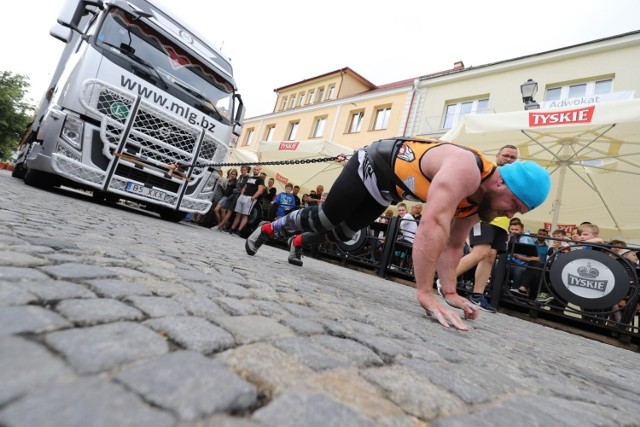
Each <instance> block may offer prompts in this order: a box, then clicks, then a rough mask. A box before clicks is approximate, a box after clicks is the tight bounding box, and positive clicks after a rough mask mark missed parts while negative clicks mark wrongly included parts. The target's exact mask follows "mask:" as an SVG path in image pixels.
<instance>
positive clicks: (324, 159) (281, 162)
mask: <svg viewBox="0 0 640 427" xmlns="http://www.w3.org/2000/svg"><path fill="white" fill-rule="evenodd" d="M345 157H347V158H348V157H349V156H345ZM336 160H338V156H335V157H319V158H317V159H294V160H273V161H269V162H241V163H226V162H225V163H196V164H195V165H193V167H194V168H203V167H210V166H218V167H230V166H237V167H240V166H280V165H301V164H305V163H321V162H333V161H336ZM178 167H179V168H180V169H181V170H184V169H188V168H190V167H192V166H191V165H188V164H179V165H178Z"/></svg>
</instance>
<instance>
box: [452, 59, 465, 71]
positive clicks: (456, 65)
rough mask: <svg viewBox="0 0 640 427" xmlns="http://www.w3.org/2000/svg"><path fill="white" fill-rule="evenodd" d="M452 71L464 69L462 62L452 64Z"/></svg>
mask: <svg viewBox="0 0 640 427" xmlns="http://www.w3.org/2000/svg"><path fill="white" fill-rule="evenodd" d="M453 69H454V70H462V69H464V62H462V61H456V62H454V63H453Z"/></svg>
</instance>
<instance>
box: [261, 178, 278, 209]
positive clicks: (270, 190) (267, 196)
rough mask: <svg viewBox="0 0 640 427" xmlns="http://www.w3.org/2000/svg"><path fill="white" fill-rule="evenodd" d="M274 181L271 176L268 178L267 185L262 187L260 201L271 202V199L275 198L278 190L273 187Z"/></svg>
mask: <svg viewBox="0 0 640 427" xmlns="http://www.w3.org/2000/svg"><path fill="white" fill-rule="evenodd" d="M265 176H266V174H265ZM263 179H264V178H263ZM275 183H276V181H275V180H274V179H273V178H269V180H268V181H267V186H266V187H265V189H264V193H262V201H264V202H269V203H271V202H273V199H275V198H276V194H277V192H278V190H276V187H274V185H275Z"/></svg>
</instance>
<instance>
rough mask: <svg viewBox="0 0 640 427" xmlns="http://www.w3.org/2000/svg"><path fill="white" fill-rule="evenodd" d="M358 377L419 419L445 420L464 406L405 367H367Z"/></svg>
mask: <svg viewBox="0 0 640 427" xmlns="http://www.w3.org/2000/svg"><path fill="white" fill-rule="evenodd" d="M360 375H361V376H363V377H364V378H365V379H367V380H368V381H369V382H371V383H373V384H376V385H378V386H379V387H380V388H382V389H383V390H384V391H385V396H386V397H387V398H388V399H389V400H391V401H392V402H394V403H395V404H396V405H398V406H399V407H401V408H402V409H403V410H404V411H405V412H407V413H408V414H411V415H415V416H416V417H419V418H420V419H423V420H431V419H433V418H436V417H438V416H444V417H446V416H449V415H452V414H454V413H456V412H458V411H460V410H461V409H462V408H463V407H464V404H463V402H462V401H461V400H459V399H457V398H455V397H454V396H453V395H451V394H449V393H447V392H445V391H443V390H442V389H441V388H439V387H438V386H436V385H435V384H433V383H431V382H429V381H427V380H426V379H425V378H423V377H420V376H419V375H416V373H415V371H413V370H411V369H408V368H406V367H402V366H382V367H378V368H368V369H363V370H361V371H360Z"/></svg>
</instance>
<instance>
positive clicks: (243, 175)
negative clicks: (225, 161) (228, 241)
mask: <svg viewBox="0 0 640 427" xmlns="http://www.w3.org/2000/svg"><path fill="white" fill-rule="evenodd" d="M250 170H251V168H250V167H249V166H240V176H238V179H237V181H236V185H235V188H234V189H233V192H232V193H231V195H230V196H228V197H227V200H225V202H224V205H222V207H223V208H224V209H225V211H226V212H225V214H224V216H223V217H222V220H221V221H220V226H219V227H218V230H220V231H223V230H224V231H229V229H230V228H227V223H228V222H229V220H230V219H231V215H233V213H234V212H235V209H236V203H237V201H238V197H240V192H241V191H242V188H243V187H244V185H245V184H246V183H247V180H248V179H249V171H250Z"/></svg>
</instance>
